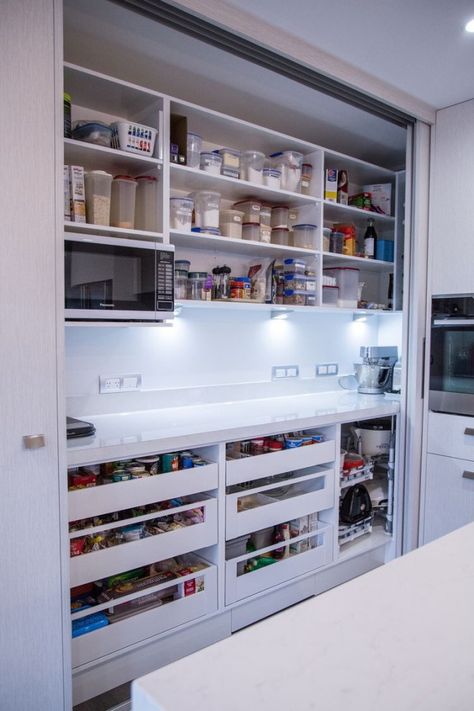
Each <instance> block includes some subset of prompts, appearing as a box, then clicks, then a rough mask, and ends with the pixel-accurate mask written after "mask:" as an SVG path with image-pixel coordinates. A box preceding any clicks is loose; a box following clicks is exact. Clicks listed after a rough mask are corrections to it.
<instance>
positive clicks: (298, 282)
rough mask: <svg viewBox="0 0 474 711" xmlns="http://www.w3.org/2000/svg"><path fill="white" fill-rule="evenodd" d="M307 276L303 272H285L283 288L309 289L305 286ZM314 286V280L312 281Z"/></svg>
mask: <svg viewBox="0 0 474 711" xmlns="http://www.w3.org/2000/svg"><path fill="white" fill-rule="evenodd" d="M307 281H308V277H306V276H305V275H304V274H285V289H296V290H297V291H309V289H307V287H306V282H307ZM312 284H313V288H314V280H313V282H312Z"/></svg>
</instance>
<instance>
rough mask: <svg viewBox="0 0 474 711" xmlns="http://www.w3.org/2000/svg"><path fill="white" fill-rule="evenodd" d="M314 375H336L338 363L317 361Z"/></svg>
mask: <svg viewBox="0 0 474 711" xmlns="http://www.w3.org/2000/svg"><path fill="white" fill-rule="evenodd" d="M315 371H316V377H317V378H319V377H321V376H322V375H323V376H324V375H337V374H338V372H339V364H338V363H318V364H317V365H316V368H315Z"/></svg>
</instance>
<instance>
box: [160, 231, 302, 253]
mask: <svg viewBox="0 0 474 711" xmlns="http://www.w3.org/2000/svg"><path fill="white" fill-rule="evenodd" d="M170 241H171V243H172V244H174V245H176V246H177V247H185V248H186V249H215V250H216V251H218V252H220V253H231V254H245V255H250V256H255V255H258V254H260V255H262V256H268V257H282V258H287V257H306V258H308V259H309V258H314V257H315V255H316V252H315V250H314V249H300V248H299V247H287V246H285V245H280V244H271V243H270V244H268V243H266V242H256V241H253V240H244V239H234V238H232V237H222V236H220V237H219V236H214V235H208V234H205V233H203V232H181V231H179V230H171V231H170Z"/></svg>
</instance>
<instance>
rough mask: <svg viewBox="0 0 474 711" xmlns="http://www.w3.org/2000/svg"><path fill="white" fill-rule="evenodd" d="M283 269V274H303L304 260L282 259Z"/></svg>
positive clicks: (304, 269) (304, 268)
mask: <svg viewBox="0 0 474 711" xmlns="http://www.w3.org/2000/svg"><path fill="white" fill-rule="evenodd" d="M283 269H284V271H285V274H304V273H305V271H306V262H304V261H303V260H302V259H284V260H283Z"/></svg>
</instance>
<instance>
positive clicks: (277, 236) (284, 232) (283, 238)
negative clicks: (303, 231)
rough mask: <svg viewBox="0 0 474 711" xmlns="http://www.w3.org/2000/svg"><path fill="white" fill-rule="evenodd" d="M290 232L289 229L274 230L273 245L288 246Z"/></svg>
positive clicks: (279, 228) (278, 228)
mask: <svg viewBox="0 0 474 711" xmlns="http://www.w3.org/2000/svg"><path fill="white" fill-rule="evenodd" d="M289 234H290V230H289V229H288V227H277V228H276V229H273V230H272V242H273V244H281V245H288V239H289Z"/></svg>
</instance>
